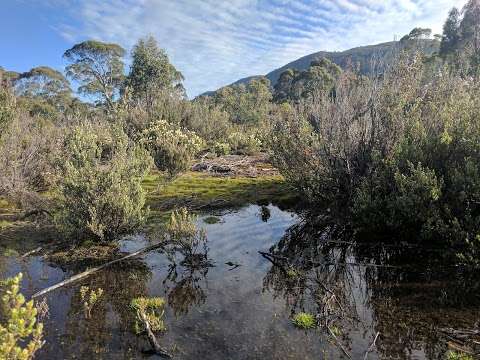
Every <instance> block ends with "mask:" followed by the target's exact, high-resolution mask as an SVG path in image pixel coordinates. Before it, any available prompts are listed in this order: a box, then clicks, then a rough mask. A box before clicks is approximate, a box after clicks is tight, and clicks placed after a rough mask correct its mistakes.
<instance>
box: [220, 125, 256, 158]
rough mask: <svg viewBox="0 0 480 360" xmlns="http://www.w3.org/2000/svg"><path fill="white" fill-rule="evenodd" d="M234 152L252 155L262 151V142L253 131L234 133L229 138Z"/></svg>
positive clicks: (228, 140)
mask: <svg viewBox="0 0 480 360" xmlns="http://www.w3.org/2000/svg"><path fill="white" fill-rule="evenodd" d="M227 142H228V145H229V146H230V149H231V150H232V152H234V153H236V154H242V155H252V154H255V153H257V152H259V151H260V148H261V145H262V142H261V140H260V139H259V138H258V137H257V136H256V135H255V133H254V132H252V131H240V130H239V131H233V132H232V133H231V134H230V135H228V138H227Z"/></svg>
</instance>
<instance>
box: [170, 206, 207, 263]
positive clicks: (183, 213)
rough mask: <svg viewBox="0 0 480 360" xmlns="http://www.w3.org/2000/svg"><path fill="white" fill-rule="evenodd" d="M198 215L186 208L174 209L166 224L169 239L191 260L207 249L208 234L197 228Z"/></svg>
mask: <svg viewBox="0 0 480 360" xmlns="http://www.w3.org/2000/svg"><path fill="white" fill-rule="evenodd" d="M196 221H197V217H196V216H195V215H193V214H190V213H189V212H188V210H187V209H186V208H181V209H179V210H174V211H172V213H171V215H170V220H169V222H168V223H167V224H166V226H165V230H166V232H167V234H168V241H169V243H170V244H172V245H174V247H175V248H176V249H177V250H180V252H181V253H182V254H183V255H184V256H185V258H186V260H187V261H189V260H191V259H192V257H193V256H194V255H196V254H199V253H200V251H201V250H206V234H205V231H204V230H203V229H200V230H199V229H197V225H196Z"/></svg>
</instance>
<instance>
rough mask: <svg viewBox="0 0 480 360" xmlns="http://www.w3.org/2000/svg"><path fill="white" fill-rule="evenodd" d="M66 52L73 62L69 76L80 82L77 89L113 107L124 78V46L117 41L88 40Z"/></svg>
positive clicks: (68, 59)
mask: <svg viewBox="0 0 480 360" xmlns="http://www.w3.org/2000/svg"><path fill="white" fill-rule="evenodd" d="M63 56H64V58H65V59H66V60H67V61H68V62H69V63H70V64H69V65H68V66H67V67H66V73H67V76H68V77H70V78H71V79H72V80H74V81H77V82H79V83H80V86H79V88H78V92H79V93H80V94H83V95H90V96H93V97H94V98H97V99H99V100H100V102H103V103H105V104H106V105H107V107H108V109H109V110H112V109H113V108H114V104H115V100H116V98H118V95H119V93H120V89H121V87H122V84H123V82H124V79H125V75H124V63H123V57H124V56H125V50H124V49H123V48H122V47H121V46H120V45H117V44H112V43H104V42H100V41H95V40H88V41H84V42H81V43H79V44H76V45H74V46H73V47H72V48H71V49H68V50H67V51H65V53H64V55H63Z"/></svg>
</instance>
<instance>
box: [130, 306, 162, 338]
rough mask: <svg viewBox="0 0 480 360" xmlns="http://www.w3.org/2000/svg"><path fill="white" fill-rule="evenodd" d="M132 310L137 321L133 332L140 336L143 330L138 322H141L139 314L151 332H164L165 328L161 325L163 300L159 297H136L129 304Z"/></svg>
mask: <svg viewBox="0 0 480 360" xmlns="http://www.w3.org/2000/svg"><path fill="white" fill-rule="evenodd" d="M130 306H131V307H132V309H133V310H134V311H135V312H136V313H137V318H138V319H137V321H136V322H135V332H136V333H137V334H141V333H142V332H143V331H144V329H143V325H142V323H141V322H140V321H141V320H142V318H141V316H140V313H143V314H144V315H145V317H146V319H147V321H148V323H149V325H150V328H151V329H152V331H165V330H166V327H165V324H164V323H163V315H164V307H165V300H164V299H163V298H161V297H151V298H147V297H138V298H135V299H133V300H132V302H131V303H130Z"/></svg>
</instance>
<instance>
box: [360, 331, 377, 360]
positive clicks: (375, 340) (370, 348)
mask: <svg viewBox="0 0 480 360" xmlns="http://www.w3.org/2000/svg"><path fill="white" fill-rule="evenodd" d="M379 335H380V332H377V335H375V339H373V342H372V344H371V345H370V346H369V348H368V349H367V351H366V352H365V356H364V357H363V360H367V358H368V353H369V352H371V351H372V350H373V348H374V347H375V346H376V345H375V344H376V342H377V339H378V336H379Z"/></svg>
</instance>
